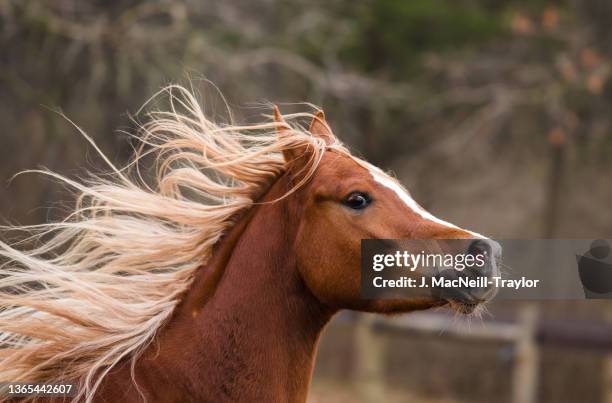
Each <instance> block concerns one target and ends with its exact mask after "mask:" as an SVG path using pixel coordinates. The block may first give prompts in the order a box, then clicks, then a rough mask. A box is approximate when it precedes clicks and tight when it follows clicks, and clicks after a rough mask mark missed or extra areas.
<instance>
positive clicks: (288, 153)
mask: <svg viewBox="0 0 612 403" xmlns="http://www.w3.org/2000/svg"><path fill="white" fill-rule="evenodd" d="M272 110H273V112H274V121H275V122H276V123H278V129H277V131H278V136H279V137H282V136H284V135H286V134H287V131H288V130H289V129H288V126H287V124H286V123H285V121H284V120H283V115H281V113H280V110H279V109H278V106H276V105H274V106H273V107H272ZM307 154H308V147H305V146H304V147H299V148H287V149H284V150H283V157H284V159H285V162H286V163H287V164H289V163H294V162H297V161H306V160H307V159H308V156H307Z"/></svg>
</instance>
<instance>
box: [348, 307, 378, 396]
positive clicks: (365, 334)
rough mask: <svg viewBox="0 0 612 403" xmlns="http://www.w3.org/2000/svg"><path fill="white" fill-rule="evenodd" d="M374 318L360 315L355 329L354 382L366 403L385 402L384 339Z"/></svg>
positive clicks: (369, 315) (368, 315)
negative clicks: (377, 331)
mask: <svg viewBox="0 0 612 403" xmlns="http://www.w3.org/2000/svg"><path fill="white" fill-rule="evenodd" d="M374 320H375V318H374V316H373V315H371V314H360V315H359V316H358V317H357V322H356V328H355V353H356V354H355V358H356V363H355V364H356V365H355V373H354V375H355V376H354V381H355V382H356V386H357V388H358V390H359V391H360V395H361V396H362V401H364V402H368V403H369V402H376V401H381V399H383V401H384V398H383V397H384V392H385V390H384V378H383V377H384V354H383V348H382V347H383V345H382V339H381V337H380V336H379V335H377V334H376V330H375V329H374Z"/></svg>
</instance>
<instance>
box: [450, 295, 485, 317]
mask: <svg viewBox="0 0 612 403" xmlns="http://www.w3.org/2000/svg"><path fill="white" fill-rule="evenodd" d="M447 303H448V305H449V306H450V307H451V309H452V310H453V311H455V312H457V313H461V314H464V315H469V314H471V313H474V311H475V310H476V308H477V307H478V306H479V305H480V304H481V303H482V302H466V301H461V300H458V299H449V300H447Z"/></svg>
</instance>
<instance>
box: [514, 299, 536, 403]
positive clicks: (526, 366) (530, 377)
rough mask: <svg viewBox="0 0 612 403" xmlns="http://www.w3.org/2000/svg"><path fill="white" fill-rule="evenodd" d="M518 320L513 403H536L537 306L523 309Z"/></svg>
mask: <svg viewBox="0 0 612 403" xmlns="http://www.w3.org/2000/svg"><path fill="white" fill-rule="evenodd" d="M518 319H519V320H518V325H519V329H520V331H519V335H518V338H517V340H516V344H515V356H514V374H513V385H512V389H513V390H512V402H513V403H536V402H537V399H538V377H539V373H538V372H539V352H538V345H537V340H536V329H537V328H536V327H537V322H538V309H537V306H536V305H535V304H533V303H529V304H526V305H525V306H523V307H521V309H520V311H519V313H518Z"/></svg>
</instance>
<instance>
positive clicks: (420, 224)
mask: <svg viewBox="0 0 612 403" xmlns="http://www.w3.org/2000/svg"><path fill="white" fill-rule="evenodd" d="M275 119H276V122H277V123H279V124H281V125H282V123H283V119H282V116H281V115H280V113H279V111H278V109H275ZM285 130H290V129H289V128H284V127H283V126H281V127H280V130H279V136H281V137H282V136H283V135H284V134H283V133H284V131H285ZM309 132H310V134H311V135H312V136H313V137H315V138H318V139H319V140H320V141H322V142H324V143H325V144H326V152H325V153H323V155H322V156H321V157H320V161H319V163H318V165H317V169H316V171H315V172H314V174H313V175H312V177H311V178H310V180H308V181H307V182H306V183H305V184H304V185H303V186H301V187H300V188H299V189H298V190H297V191H296V192H295V193H293V194H292V195H291V196H290V203H291V204H292V205H293V207H292V209H291V211H293V212H295V214H296V216H297V217H298V221H299V224H298V231H297V235H296V239H295V243H294V245H293V247H294V253H295V254H296V260H297V270H299V273H300V275H301V277H302V278H303V280H304V282H305V283H306V284H307V286H308V288H309V289H310V291H311V292H312V293H313V294H314V295H315V296H316V297H317V298H318V299H319V300H320V301H321V302H323V303H325V304H327V305H328V306H331V307H333V308H336V309H354V310H359V311H368V312H386V313H389V312H407V311H411V310H415V309H426V308H429V307H434V306H440V305H444V304H450V305H451V306H452V307H453V308H454V309H455V310H457V311H459V312H462V313H470V312H472V311H473V310H474V309H475V308H476V307H477V306H478V305H479V304H481V303H483V302H486V301H487V300H489V299H490V298H492V297H493V295H494V294H495V289H494V288H492V287H485V288H484V289H483V288H482V287H479V288H473V289H464V290H462V292H461V293H460V294H457V293H454V294H451V295H452V296H447V297H440V296H437V297H434V295H435V294H434V295H427V296H426V295H420V296H419V297H415V298H401V299H397V298H396V299H366V298H363V297H362V295H361V282H360V264H361V262H360V251H361V240H363V239H390V240H394V239H413V240H414V239H416V240H434V241H435V240H439V241H440V242H434V243H433V245H435V246H430V248H433V249H435V250H432V249H430V251H431V252H436V253H444V254H476V253H483V254H484V256H486V262H485V266H484V268H482V269H479V270H480V273H481V275H484V276H485V277H489V278H490V277H493V276H498V275H499V270H498V267H497V260H498V259H499V257H500V253H501V248H500V245H499V244H498V243H497V242H495V241H493V240H490V239H488V238H486V237H484V236H482V235H480V234H477V233H475V232H472V231H469V230H465V229H462V228H459V227H457V226H456V225H453V224H451V223H448V222H446V221H443V220H441V219H438V218H437V217H435V216H433V215H432V214H430V213H429V212H427V211H426V210H425V209H423V208H422V207H421V206H420V205H419V204H418V203H417V202H416V201H415V200H414V199H413V198H412V197H411V196H410V194H409V193H408V191H406V190H405V189H404V188H403V187H402V185H401V184H400V183H399V182H398V181H397V180H396V179H395V178H393V177H391V176H390V175H388V174H386V173H385V172H384V171H382V170H381V169H379V168H377V167H375V166H374V165H372V164H370V163H368V162H366V161H364V160H361V159H359V158H357V157H354V156H352V155H351V154H350V153H349V152H348V151H347V150H346V149H345V148H344V147H342V146H341V145H340V142H339V141H338V139H337V138H336V136H335V135H334V134H333V132H332V130H331V128H330V126H329V124H328V123H327V121H326V120H325V116H324V114H323V113H322V112H319V113H317V114H316V115H315V116H314V118H313V119H312V123H311V124H310V129H309ZM311 150H312V148H309V147H307V146H301V147H298V148H294V149H288V150H286V151H284V159H285V163H286V174H287V175H291V176H292V180H293V181H299V178H300V173H303V172H306V171H307V164H308V161H311V160H312V159H313V158H315V156H314V155H313V153H312V151H311ZM448 240H454V241H452V242H447V241H448ZM442 295H444V293H442Z"/></svg>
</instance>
